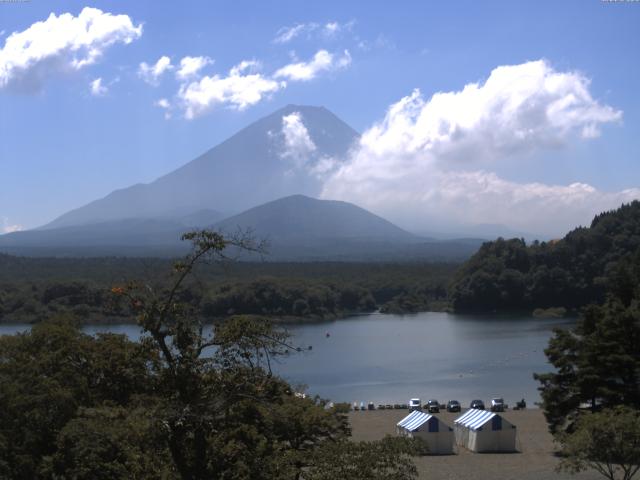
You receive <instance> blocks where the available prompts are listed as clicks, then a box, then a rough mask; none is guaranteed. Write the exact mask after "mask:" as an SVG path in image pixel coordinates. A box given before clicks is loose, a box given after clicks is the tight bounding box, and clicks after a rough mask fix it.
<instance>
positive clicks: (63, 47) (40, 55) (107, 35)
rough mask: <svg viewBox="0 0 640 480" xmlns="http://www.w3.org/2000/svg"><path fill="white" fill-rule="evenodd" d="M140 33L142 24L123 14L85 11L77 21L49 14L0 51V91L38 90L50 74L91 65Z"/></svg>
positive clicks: (5, 44)
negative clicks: (137, 23)
mask: <svg viewBox="0 0 640 480" xmlns="http://www.w3.org/2000/svg"><path fill="white" fill-rule="evenodd" d="M141 35H142V25H141V24H140V25H137V26H136V25H134V24H133V22H132V20H131V19H130V18H129V16H127V15H113V14H111V13H108V12H103V11H102V10H99V9H97V8H90V7H85V8H84V9H83V10H82V11H81V12H80V14H79V15H78V16H77V17H75V16H73V15H72V14H70V13H63V14H61V15H59V16H57V15H55V14H54V13H52V14H51V15H49V17H48V18H47V19H46V20H44V21H40V22H36V23H34V24H33V25H31V26H30V27H29V28H27V29H26V30H24V31H22V32H14V33H12V34H11V35H9V36H8V37H7V39H6V40H5V42H4V47H3V48H2V49H0V88H9V87H13V88H15V89H16V90H19V91H23V92H33V91H37V90H39V89H40V88H42V85H43V82H44V81H45V80H46V79H47V78H48V77H49V76H51V74H56V73H66V72H71V71H76V70H79V69H81V68H83V67H86V66H87V65H91V64H93V63H95V62H96V61H97V60H98V59H99V58H100V57H101V56H102V55H103V54H104V52H105V51H106V50H107V49H108V48H109V47H110V46H112V45H114V44H116V43H124V44H128V43H131V42H132V41H133V40H135V39H137V38H139V37H140V36H141Z"/></svg>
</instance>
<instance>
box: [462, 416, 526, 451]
mask: <svg viewBox="0 0 640 480" xmlns="http://www.w3.org/2000/svg"><path fill="white" fill-rule="evenodd" d="M453 425H454V429H455V437H456V444H458V445H460V446H462V447H465V448H467V449H469V450H471V451H472V452H514V451H515V450H516V427H515V425H512V424H511V423H509V422H508V421H507V420H505V419H504V418H503V417H501V416H500V415H498V414H496V413H493V412H488V411H486V410H476V409H471V410H468V411H467V412H465V413H464V414H463V415H461V416H460V417H458V418H456V419H455V420H454V422H453Z"/></svg>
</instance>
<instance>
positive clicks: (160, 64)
mask: <svg viewBox="0 0 640 480" xmlns="http://www.w3.org/2000/svg"><path fill="white" fill-rule="evenodd" d="M172 68H173V65H171V59H170V58H169V57H167V56H166V55H163V56H162V57H160V58H159V59H158V61H157V62H156V63H154V64H153V65H148V64H147V63H146V62H142V63H141V64H140V66H139V67H138V76H139V77H140V78H142V79H143V80H144V81H145V82H147V83H148V84H149V85H157V84H158V80H159V79H160V77H161V76H162V75H163V74H164V73H165V72H166V71H168V70H171V69H172Z"/></svg>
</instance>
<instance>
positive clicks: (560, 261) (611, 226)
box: [450, 201, 640, 312]
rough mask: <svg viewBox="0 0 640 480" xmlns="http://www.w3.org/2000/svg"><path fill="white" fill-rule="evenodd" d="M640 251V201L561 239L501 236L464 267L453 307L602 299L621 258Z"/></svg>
mask: <svg viewBox="0 0 640 480" xmlns="http://www.w3.org/2000/svg"><path fill="white" fill-rule="evenodd" d="M639 251H640V202H639V201H634V202H632V203H630V204H627V205H622V206H621V207H620V208H618V209H617V210H613V211H609V212H604V213H601V214H599V215H597V216H596V217H595V218H594V219H593V221H592V222H591V225H590V226H589V227H580V228H576V229H575V230H572V231H571V232H569V233H568V234H567V235H566V236H565V237H564V238H562V239H560V240H557V241H550V242H541V243H540V242H533V243H532V244H531V245H527V244H526V243H525V242H524V241H523V240H521V239H511V240H504V239H502V238H499V239H498V240H496V241H494V242H488V243H485V244H483V245H482V247H481V248H480V250H479V251H478V252H477V253H476V254H475V255H473V257H471V259H469V260H468V261H467V262H466V263H465V264H464V265H463V266H462V267H461V268H460V269H459V270H458V272H457V273H456V276H455V278H454V281H453V283H452V284H451V287H450V301H451V305H452V308H453V309H454V310H455V311H457V312H465V311H476V312H483V311H485V312H492V311H505V310H532V309H535V308H550V307H564V308H567V309H578V308H580V307H582V306H584V305H586V304H588V303H600V302H601V301H602V300H604V297H605V292H606V289H607V286H608V283H609V281H610V279H611V278H613V276H615V275H616V274H617V271H618V268H617V266H618V264H619V262H621V261H625V259H626V258H628V257H630V256H631V255H634V254H637V252H639Z"/></svg>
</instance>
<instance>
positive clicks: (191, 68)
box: [176, 57, 213, 80]
mask: <svg viewBox="0 0 640 480" xmlns="http://www.w3.org/2000/svg"><path fill="white" fill-rule="evenodd" d="M212 63H213V60H212V59H210V58H209V57H184V58H183V59H182V60H180V68H179V69H178V71H177V72H176V76H177V77H178V78H179V79H181V80H185V79H187V78H190V77H195V76H197V75H198V73H199V72H200V70H202V69H203V68H204V67H206V66H207V65H211V64H212Z"/></svg>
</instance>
